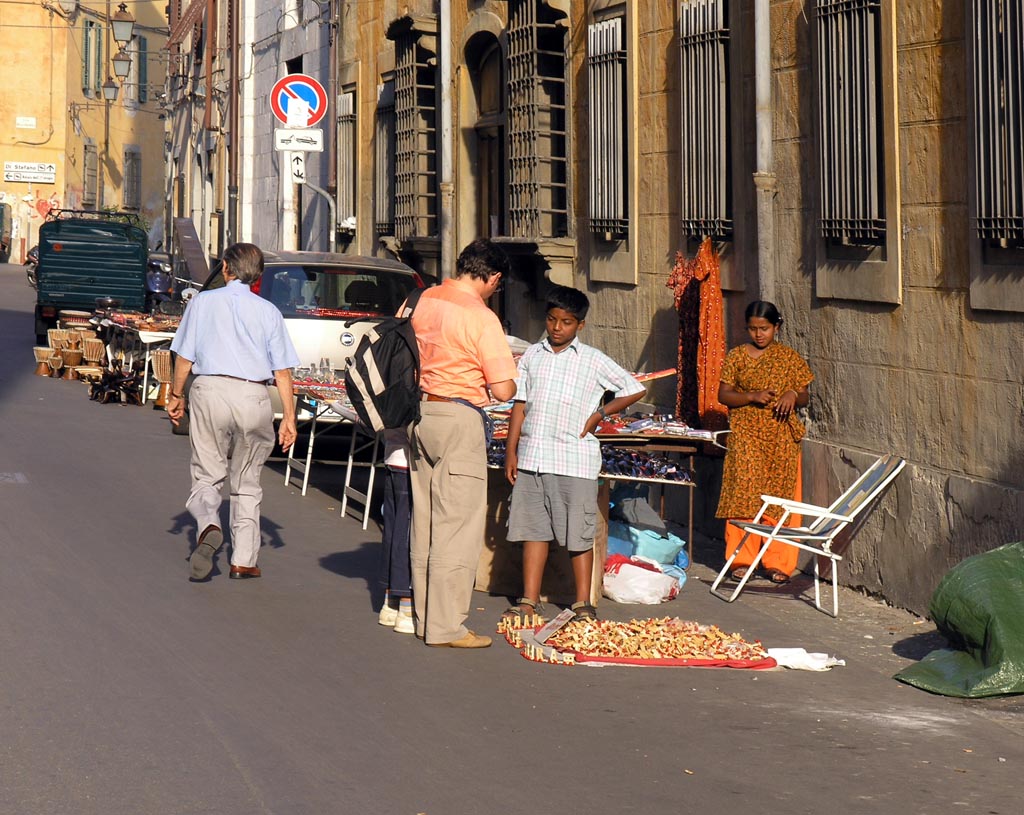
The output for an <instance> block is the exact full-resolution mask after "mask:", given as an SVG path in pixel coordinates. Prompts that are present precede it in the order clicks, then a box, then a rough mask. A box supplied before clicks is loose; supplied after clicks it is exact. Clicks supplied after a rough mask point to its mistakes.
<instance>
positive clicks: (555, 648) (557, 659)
mask: <svg viewBox="0 0 1024 815" xmlns="http://www.w3.org/2000/svg"><path fill="white" fill-rule="evenodd" d="M537 622H538V621H537V620H536V619H531V618H529V617H527V618H513V619H512V620H508V619H504V620H502V621H501V623H499V625H498V633H499V634H501V635H503V636H504V638H505V641H506V642H507V643H508V644H509V645H511V646H512V647H513V648H516V649H518V650H519V652H520V655H521V656H522V657H523V658H524V659H528V660H530V661H531V662H544V663H548V664H553V665H584V666H586V667H603V666H627V667H634V668H733V669H744V670H766V669H770V668H775V667H777V666H778V663H777V662H776V661H775V660H774V659H772V658H771V657H770V656H767V654H765V655H764V656H758V657H752V658H749V659H740V658H727V657H709V658H707V659H699V658H691V657H657V658H650V657H648V658H645V657H634V656H623V657H617V656H609V655H603V654H594V653H586V652H584V651H580V650H577V649H573V648H567V647H564V646H560V645H558V644H552V643H551V640H553V639H556V637H557V636H558V634H557V633H556V634H554V635H552V637H551V638H550V639H549V640H548V641H546V642H544V643H540V642H538V641H537V639H536V637H535V636H534V635H535V634H536V632H537V631H539V630H540V628H541V626H540V625H537ZM638 622H639V621H637V620H632V621H630V623H626V624H623V625H634V624H636V623H638ZM647 622H649V623H650V624H652V625H657V624H658V623H661V624H662V625H666V624H667V625H668V626H671V625H672V623H676V624H679V623H681V622H682V623H683V624H684V625H689V626H696V627H697V628H698V629H699V631H700V632H701V633H703V632H705V631H708V630H711V629H713V630H715V631H716V632H719V633H721V632H720V629H717V627H715V626H701V625H700V624H697V623H690V622H683V621H679V620H669V618H659V619H657V620H650V621H647ZM604 624H605V625H607V624H608V622H607V621H606V622H605V623H604ZM569 625H573V624H572V623H569ZM612 625H614V623H612ZM676 627H677V628H678V625H677V626H676ZM723 636H724V638H725V639H726V640H728V641H730V642H732V643H733V644H734V645H736V646H737V647H744V648H749V649H751V650H757V649H760V650H762V651H763V646H761V644H760V642H759V641H756V648H755V646H754V644H752V643H749V642H746V641H743V640H742V639H739V638H738V635H723Z"/></svg>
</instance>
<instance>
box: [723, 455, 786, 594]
mask: <svg viewBox="0 0 1024 815" xmlns="http://www.w3.org/2000/svg"><path fill="white" fill-rule="evenodd" d="M791 497H792V499H793V500H794V501H800V500H802V499H803V457H802V456H801V455H799V454H798V455H797V459H796V486H795V487H794V489H793V494H792V496H791ZM737 520H740V521H751V520H752V519H751V518H743V519H737ZM777 521H778V518H772V517H770V516H768V515H764V516H762V518H761V523H764V524H775V523H776V522H777ZM801 523H803V517H802V516H800V515H790V516H789V517H788V518H787V519H786V525H787V526H800V524H801ZM742 539H743V530H742V529H739V528H738V527H736V526H733V525H732V524H730V523H727V524H726V525H725V552H726V555H727V556H728V555H729V554H731V553H732V551H733V550H734V549H735V548H736V547H737V546H739V544H740V541H741V540H742ZM762 543H763V540H762V538H759V537H757V536H756V535H751V536H750V537H748V538H747V540H746V542H745V543H744V544H743V548H742V549H741V550H740V553H739V554H738V555H737V556H736V560H735V562H734V563H733V575H735V576H738V575H736V573H737V572H738V571H739V570H740V569H747V568H749V566H750V564H751V563H753V562H754V558H755V557H757V553H758V551H759V550H760V549H761V545H762ZM799 554H800V553H799V552H798V551H797V549H796V547H794V546H786V545H785V544H781V543H773V544H772V545H771V546H769V547H768V551H766V552H765V553H764V557H763V558H762V559H761V563H760V564H759V565H760V568H761V569H763V570H764V571H765V572H767V573H768V575H769V577H770V578H771V579H772V580H773V582H785V581H784V580H782V578H781V577H778V578H776V577H775V575H776V573H778V574H780V575H785V576H786V577H787V578H788V577H789V576H790V575H792V574H793V572H795V571H796V564H797V559H798V556H799Z"/></svg>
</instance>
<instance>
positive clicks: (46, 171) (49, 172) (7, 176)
mask: <svg viewBox="0 0 1024 815" xmlns="http://www.w3.org/2000/svg"><path fill="white" fill-rule="evenodd" d="M4 181H27V182H29V183H30V184H56V183H57V165H56V164H47V163H45V162H36V161H5V162H4Z"/></svg>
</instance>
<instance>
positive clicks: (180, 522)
mask: <svg viewBox="0 0 1024 815" xmlns="http://www.w3.org/2000/svg"><path fill="white" fill-rule="evenodd" d="M223 509H225V510H226V509H227V502H226V501H225V504H224V507H223ZM225 520H226V519H225V517H224V515H223V514H222V518H221V529H224V530H225V535H224V542H225V543H226V544H227V545H228V547H229V548H230V544H231V533H230V529H231V524H229V523H225ZM167 534H169V535H185V536H187V537H188V539H189V546H188V554H187V555H186V556H185V557H186V559H188V558H189V557H191V555H192V551H193V550H194V549H195V548H196V537H197V535H198V531H197V530H196V522H195V519H194V518H193V517H192V516H191V515H190V514H189V513H188V512H179V513H178V514H177V515H175V516H173V517H172V518H171V527H170V529H168V530H167ZM284 545H285V543H284V541H283V540H282V539H281V526H280V524H276V523H274V522H273V521H272V520H270V519H269V518H267V517H266V516H261V517H260V548H263V547H264V546H269V547H270V548H271V549H282V548H284ZM222 551H223V550H222Z"/></svg>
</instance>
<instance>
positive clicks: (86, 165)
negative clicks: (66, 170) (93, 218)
mask: <svg viewBox="0 0 1024 815" xmlns="http://www.w3.org/2000/svg"><path fill="white" fill-rule="evenodd" d="M98 170H99V152H98V150H97V148H96V145H95V144H85V145H83V146H82V205H83V206H85V207H94V206H96V204H97V191H98V189H99V187H98V181H99V172H98Z"/></svg>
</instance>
